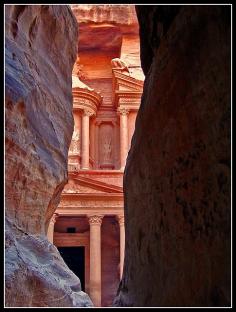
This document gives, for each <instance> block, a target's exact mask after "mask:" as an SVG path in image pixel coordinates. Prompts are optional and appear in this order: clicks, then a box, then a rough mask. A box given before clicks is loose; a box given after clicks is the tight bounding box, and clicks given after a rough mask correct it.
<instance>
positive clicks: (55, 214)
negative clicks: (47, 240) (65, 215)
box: [50, 213, 59, 224]
mask: <svg viewBox="0 0 236 312" xmlns="http://www.w3.org/2000/svg"><path fill="white" fill-rule="evenodd" d="M58 217H59V214H58V213H54V214H53V215H52V218H51V220H50V223H53V224H55V223H56V221H57V219H58Z"/></svg>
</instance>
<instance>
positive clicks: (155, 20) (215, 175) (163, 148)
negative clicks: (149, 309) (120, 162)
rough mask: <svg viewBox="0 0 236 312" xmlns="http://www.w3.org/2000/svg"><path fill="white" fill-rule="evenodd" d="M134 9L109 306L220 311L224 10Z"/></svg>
mask: <svg viewBox="0 0 236 312" xmlns="http://www.w3.org/2000/svg"><path fill="white" fill-rule="evenodd" d="M137 13H138V18H139V23H140V25H141V30H140V33H141V55H142V65H143V69H144V72H145V73H146V81H145V84H144V94H143V98H142V103H141V108H140V110H139V113H138V116H137V120H136V128H135V134H134V137H133V140H132V146H131V150H130V152H129V156H128V160H127V164H126V169H125V178H124V193H125V227H126V249H125V265H124V274H123V279H122V283H121V285H120V287H119V291H118V295H117V298H116V300H115V302H114V305H116V306H227V305H230V274H231V272H230V167H231V161H230V135H231V134H230V7H222V6H221V7H220V6H218V7H217V6H214V7H213V6H209V7H206V6H185V7H181V8H179V10H177V11H172V10H171V9H170V8H167V9H163V7H162V8H160V7H159V6H156V7H155V6H154V7H149V8H147V7H146V8H145V12H144V7H137ZM148 51H149V52H150V53H149V52H148ZM148 55H149V59H148Z"/></svg>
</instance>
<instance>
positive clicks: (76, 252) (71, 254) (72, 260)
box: [58, 246, 85, 291]
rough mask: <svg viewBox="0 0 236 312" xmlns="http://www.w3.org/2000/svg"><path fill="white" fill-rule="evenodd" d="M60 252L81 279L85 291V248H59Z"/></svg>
mask: <svg viewBox="0 0 236 312" xmlns="http://www.w3.org/2000/svg"><path fill="white" fill-rule="evenodd" d="M58 251H59V252H60V254H61V256H62V258H63V259H64V261H65V263H66V264H67V265H68V267H69V268H70V269H71V271H73V273H75V275H77V276H78V277H79V279H80V282H81V288H82V290H83V291H85V248H84V247H83V246H80V247H58Z"/></svg>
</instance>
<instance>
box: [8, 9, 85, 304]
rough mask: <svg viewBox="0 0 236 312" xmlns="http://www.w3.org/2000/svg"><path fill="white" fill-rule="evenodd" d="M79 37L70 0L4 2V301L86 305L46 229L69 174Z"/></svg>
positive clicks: (77, 281)
mask: <svg viewBox="0 0 236 312" xmlns="http://www.w3.org/2000/svg"><path fill="white" fill-rule="evenodd" d="M77 38H78V34H77V22H76V19H75V18H74V16H73V14H72V12H71V10H70V8H69V7H67V6H48V5H43V6H38V5H37V6H25V5H23V6H22V5H21V6H14V5H7V6H6V45H5V47H6V50H5V53H6V62H5V83H6V98H5V109H6V111H5V116H6V129H5V130H6V133H5V139H6V145H5V152H6V157H5V161H6V162H5V168H6V169H5V174H6V179H5V192H6V207H5V211H6V253H5V262H6V270H5V274H6V293H5V294H6V306H87V305H91V301H90V299H89V298H88V296H87V295H86V294H84V293H82V292H81V291H80V290H81V288H80V282H79V279H78V278H76V277H75V275H74V274H73V273H72V272H71V271H70V270H69V269H68V268H67V267H66V266H65V264H64V262H63V260H62V259H61V258H60V256H59V254H58V252H57V250H56V248H55V247H53V246H52V245H51V244H49V243H48V241H47V238H46V236H45V234H46V230H47V227H48V222H49V219H50V218H51V216H52V214H53V212H54V211H55V209H56V207H57V205H58V203H59V200H60V193H61V191H62V189H63V187H64V185H65V184H66V182H67V157H68V149H69V144H70V141H71V136H72V131H73V116H72V92H71V83H72V80H71V72H72V67H73V64H74V61H75V58H76V52H77ZM75 285H76V287H74V286H75Z"/></svg>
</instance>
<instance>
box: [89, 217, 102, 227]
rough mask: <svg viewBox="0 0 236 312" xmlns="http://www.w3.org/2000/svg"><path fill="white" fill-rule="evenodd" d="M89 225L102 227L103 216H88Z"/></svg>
mask: <svg viewBox="0 0 236 312" xmlns="http://www.w3.org/2000/svg"><path fill="white" fill-rule="evenodd" d="M87 217H88V221H89V224H90V225H91V224H96V225H101V224H102V219H103V217H104V216H103V215H87Z"/></svg>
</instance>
